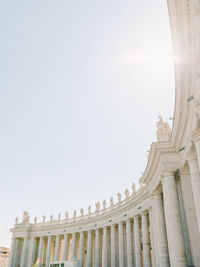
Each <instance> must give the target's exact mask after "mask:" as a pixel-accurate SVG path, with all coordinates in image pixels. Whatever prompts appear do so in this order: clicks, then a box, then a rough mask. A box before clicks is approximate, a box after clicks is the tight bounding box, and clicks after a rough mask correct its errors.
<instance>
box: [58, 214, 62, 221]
mask: <svg viewBox="0 0 200 267" xmlns="http://www.w3.org/2000/svg"><path fill="white" fill-rule="evenodd" d="M60 220H61V213H58V221H60Z"/></svg>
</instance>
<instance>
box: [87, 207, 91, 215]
mask: <svg viewBox="0 0 200 267" xmlns="http://www.w3.org/2000/svg"><path fill="white" fill-rule="evenodd" d="M88 214H91V206H89V207H88Z"/></svg>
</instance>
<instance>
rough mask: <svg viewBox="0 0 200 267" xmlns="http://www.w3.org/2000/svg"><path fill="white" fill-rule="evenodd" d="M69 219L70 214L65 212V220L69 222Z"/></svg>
mask: <svg viewBox="0 0 200 267" xmlns="http://www.w3.org/2000/svg"><path fill="white" fill-rule="evenodd" d="M68 218H69V212H68V211H66V212H65V219H66V220H68Z"/></svg>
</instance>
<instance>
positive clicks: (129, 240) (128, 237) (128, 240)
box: [126, 220, 133, 267]
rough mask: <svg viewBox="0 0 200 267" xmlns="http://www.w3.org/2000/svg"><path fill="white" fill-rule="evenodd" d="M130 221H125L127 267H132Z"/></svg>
mask: <svg viewBox="0 0 200 267" xmlns="http://www.w3.org/2000/svg"><path fill="white" fill-rule="evenodd" d="M131 237H132V233H131V221H130V220H127V221H126V241H127V267H133V247H132V238H131Z"/></svg>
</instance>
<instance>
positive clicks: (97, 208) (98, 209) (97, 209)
mask: <svg viewBox="0 0 200 267" xmlns="http://www.w3.org/2000/svg"><path fill="white" fill-rule="evenodd" d="M95 206H96V211H97V212H98V211H100V202H99V201H98V202H97V203H96V204H95Z"/></svg>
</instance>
